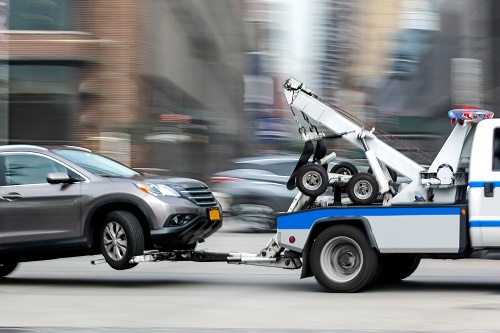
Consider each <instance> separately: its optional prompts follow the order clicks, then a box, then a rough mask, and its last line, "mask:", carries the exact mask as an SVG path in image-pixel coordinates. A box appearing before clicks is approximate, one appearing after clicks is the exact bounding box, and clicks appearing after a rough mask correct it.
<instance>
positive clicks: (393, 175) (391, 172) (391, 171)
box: [366, 167, 398, 182]
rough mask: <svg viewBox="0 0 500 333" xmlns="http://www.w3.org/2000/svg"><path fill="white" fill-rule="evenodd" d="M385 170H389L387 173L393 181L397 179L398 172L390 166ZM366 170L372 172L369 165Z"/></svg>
mask: <svg viewBox="0 0 500 333" xmlns="http://www.w3.org/2000/svg"><path fill="white" fill-rule="evenodd" d="M387 171H389V175H390V176H391V179H392V181H393V182H395V181H397V180H398V173H397V172H396V171H394V170H392V169H391V168H387ZM366 172H368V173H370V174H373V173H372V168H371V167H369V168H368V170H367V171H366Z"/></svg>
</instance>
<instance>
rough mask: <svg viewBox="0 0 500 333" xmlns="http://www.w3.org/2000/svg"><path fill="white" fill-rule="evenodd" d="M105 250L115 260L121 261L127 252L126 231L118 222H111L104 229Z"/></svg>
mask: <svg viewBox="0 0 500 333" xmlns="http://www.w3.org/2000/svg"><path fill="white" fill-rule="evenodd" d="M103 237H104V248H105V249H106V253H107V255H108V256H109V257H110V258H111V259H113V260H121V259H122V258H123V256H124V255H125V253H126V252H127V235H126V234H125V229H123V227H122V226H121V225H120V224H119V223H117V222H109V223H108V224H107V225H106V227H105V228H104V235H103Z"/></svg>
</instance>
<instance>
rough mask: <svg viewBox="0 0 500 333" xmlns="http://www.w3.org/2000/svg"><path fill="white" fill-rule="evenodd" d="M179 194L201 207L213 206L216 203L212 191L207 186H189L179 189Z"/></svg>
mask: <svg viewBox="0 0 500 333" xmlns="http://www.w3.org/2000/svg"><path fill="white" fill-rule="evenodd" d="M181 194H182V195H183V196H184V197H186V198H188V199H189V200H191V201H194V202H196V203H197V204H198V205H199V206H202V207H213V206H216V205H217V200H216V199H215V197H214V195H213V194H212V191H210V189H209V188H208V187H190V188H186V189H185V190H184V191H181Z"/></svg>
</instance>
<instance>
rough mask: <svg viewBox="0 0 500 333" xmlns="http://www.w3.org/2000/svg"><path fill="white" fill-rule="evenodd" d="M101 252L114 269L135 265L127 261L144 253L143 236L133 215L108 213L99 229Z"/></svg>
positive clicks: (116, 212) (120, 212) (119, 212)
mask: <svg viewBox="0 0 500 333" xmlns="http://www.w3.org/2000/svg"><path fill="white" fill-rule="evenodd" d="M101 252H102V255H103V256H104V258H105V259H106V262H107V263H108V264H109V265H110V266H111V267H113V268H114V269H118V270H122V269H129V268H132V267H134V266H136V265H137V264H131V263H129V260H130V259H131V258H132V257H133V256H136V255H141V254H143V252H144V234H143V232H142V229H141V225H140V223H139V221H138V220H137V218H136V217H135V216H134V214H132V213H130V212H127V211H122V210H118V211H114V212H111V213H109V214H108V215H107V216H106V219H105V220H104V224H103V225H102V228H101Z"/></svg>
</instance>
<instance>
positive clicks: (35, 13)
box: [0, 0, 246, 177]
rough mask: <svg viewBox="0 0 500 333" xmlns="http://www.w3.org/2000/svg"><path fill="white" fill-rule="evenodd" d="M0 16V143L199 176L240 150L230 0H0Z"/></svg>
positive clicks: (237, 39)
mask: <svg viewBox="0 0 500 333" xmlns="http://www.w3.org/2000/svg"><path fill="white" fill-rule="evenodd" d="M2 14H3V16H4V17H5V16H7V19H6V20H5V21H6V30H2V31H1V34H0V36H2V38H0V46H1V48H0V57H1V61H2V65H3V67H1V68H2V70H1V71H0V86H1V88H2V90H0V118H1V119H0V140H1V141H2V143H32V144H37V143H44V144H45V143H47V144H58V143H60V144H62V143H64V144H68V143H69V144H75V145H81V146H87V147H90V148H93V149H95V150H97V151H101V152H103V153H106V154H108V155H110V156H112V157H115V158H117V159H119V160H121V161H123V162H125V163H130V164H131V165H133V166H135V167H154V168H158V169H168V170H172V171H178V172H180V173H181V175H187V176H200V177H201V176H202V175H204V174H206V173H207V170H208V172H210V168H211V167H212V166H213V165H214V164H215V163H216V162H217V161H218V160H219V159H220V158H221V157H223V156H226V155H228V154H231V152H232V151H234V150H236V149H241V148H242V145H241V142H239V140H238V138H239V133H240V128H241V126H242V121H241V118H240V117H241V115H242V110H243V56H242V55H243V54H244V51H245V50H246V47H245V43H246V35H245V32H244V30H243V23H242V22H243V21H242V20H243V19H242V18H243V9H242V5H241V2H240V1H226V0H212V1H210V2H209V3H208V2H206V1H202V0H182V1H179V0H169V1H166V0H165V1H163V0H143V1H136V0H120V1H116V0H115V1H108V0H86V1H78V0H44V1H30V0H10V1H9V0H2V1H0V17H2ZM5 14H7V15H5ZM0 23H3V22H2V20H0ZM2 96H4V98H3V99H2ZM2 100H3V101H4V102H2ZM208 142H210V143H214V142H215V143H216V144H214V145H210V148H209V145H208ZM243 146H244V145H243ZM193 156H195V158H194V159H193ZM200 162H201V163H200ZM187 165H189V166H191V167H187Z"/></svg>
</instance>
